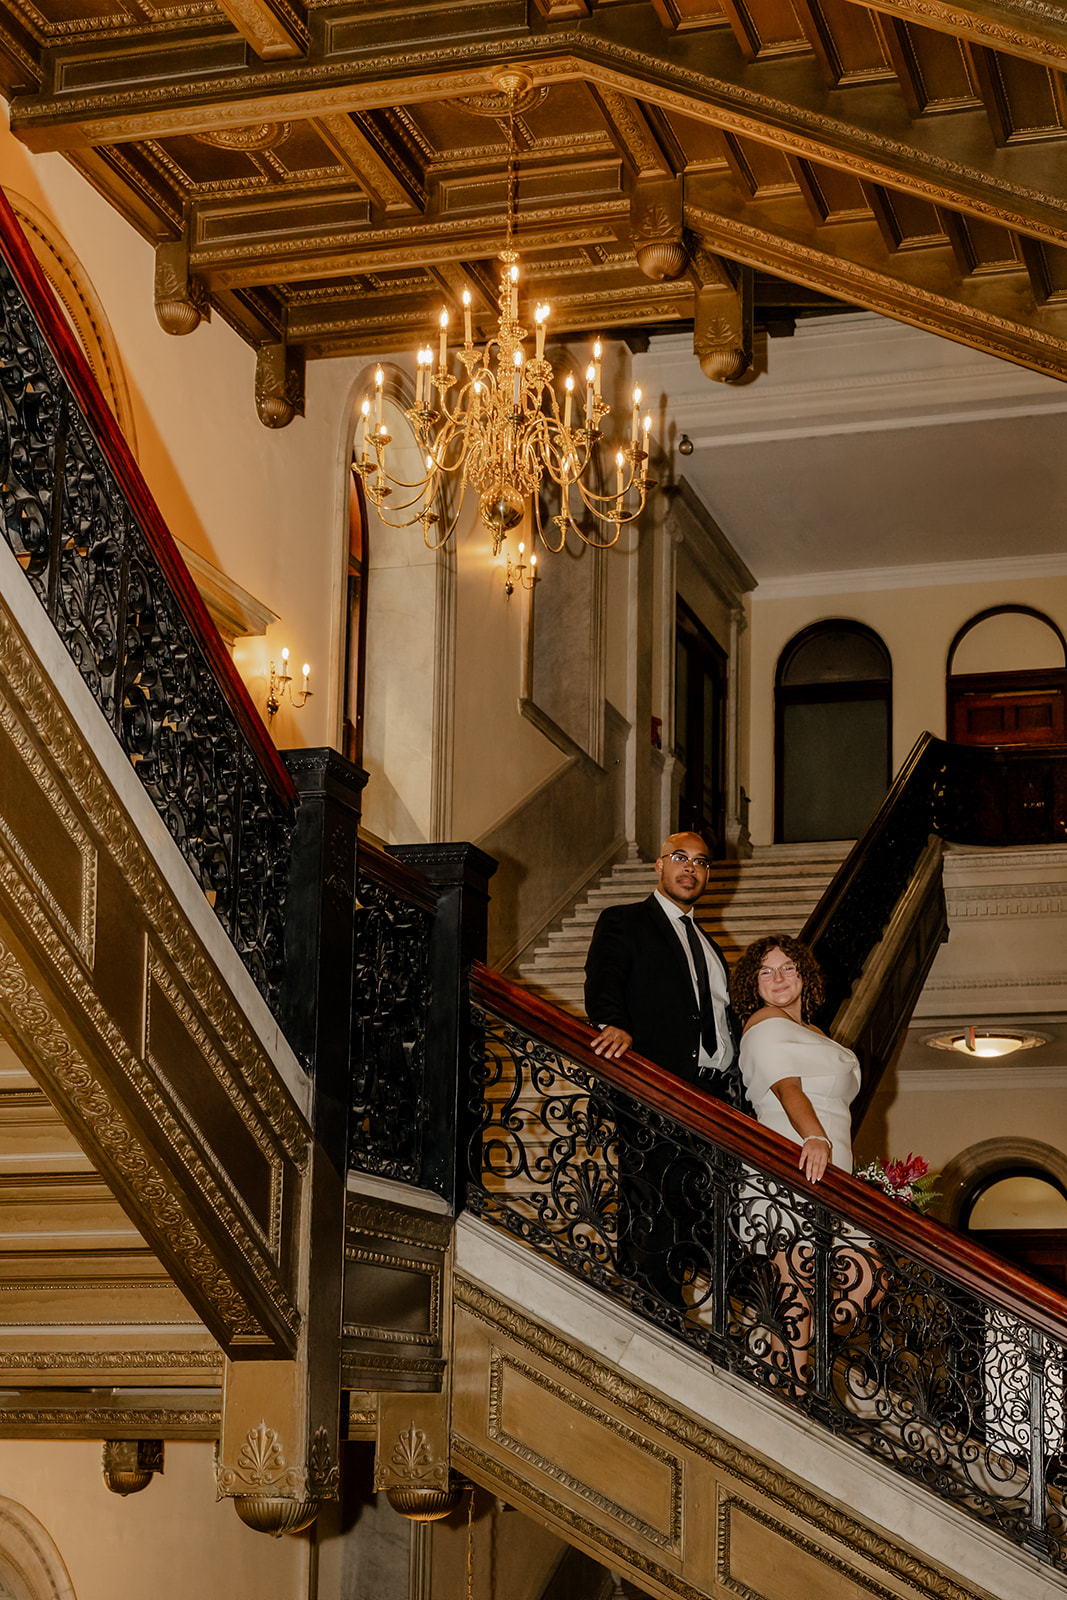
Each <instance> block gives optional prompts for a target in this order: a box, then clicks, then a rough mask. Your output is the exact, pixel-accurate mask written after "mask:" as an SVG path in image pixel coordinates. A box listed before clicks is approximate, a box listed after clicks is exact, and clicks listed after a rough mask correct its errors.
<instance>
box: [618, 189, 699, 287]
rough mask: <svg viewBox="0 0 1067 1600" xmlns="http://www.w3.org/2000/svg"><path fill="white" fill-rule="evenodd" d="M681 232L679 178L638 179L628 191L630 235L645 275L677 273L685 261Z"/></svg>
mask: <svg viewBox="0 0 1067 1600" xmlns="http://www.w3.org/2000/svg"><path fill="white" fill-rule="evenodd" d="M684 232H685V224H684V220H683V196H682V179H681V178H650V179H639V180H638V182H637V183H636V184H635V185H634V187H633V192H632V193H631V195H630V237H631V239H632V240H633V246H634V254H635V255H636V256H637V264H638V266H639V267H640V268H641V271H642V272H643V273H644V275H645V277H646V278H651V279H652V280H653V281H654V282H656V283H662V282H663V281H664V280H665V279H666V280H667V281H671V280H673V279H674V278H680V277H681V275H682V273H683V272H684V271H685V269H686V267H687V266H688V264H689V255H688V252H687V250H686V247H685V242H684V238H683V234H684Z"/></svg>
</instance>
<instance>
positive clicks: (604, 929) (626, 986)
mask: <svg viewBox="0 0 1067 1600" xmlns="http://www.w3.org/2000/svg"><path fill="white" fill-rule="evenodd" d="M702 937H703V938H704V939H705V940H707V943H708V944H710V946H711V948H712V949H713V950H714V952H715V954H716V956H717V957H718V959H719V960H720V961H721V962H722V967H723V974H724V976H725V974H726V962H725V961H724V960H723V954H722V951H721V950H720V949H719V947H718V945H717V944H716V943H715V941H714V939H709V938H708V936H707V934H702ZM585 1010H586V1015H587V1016H588V1018H589V1021H590V1022H591V1023H592V1024H593V1026H594V1027H608V1026H611V1025H614V1026H615V1027H617V1028H624V1029H625V1030H626V1032H627V1033H628V1034H630V1035H631V1037H632V1039H633V1048H634V1049H635V1050H636V1051H638V1053H639V1054H640V1055H643V1056H647V1057H648V1059H649V1060H650V1061H655V1062H656V1064H657V1065H658V1066H661V1067H665V1068H666V1069H667V1071H668V1072H673V1073H675V1075H676V1076H677V1077H679V1078H684V1079H686V1081H687V1082H689V1083H697V1084H699V1085H700V1087H701V1088H702V1089H704V1090H706V1092H707V1093H708V1094H713V1095H716V1096H717V1097H718V1098H719V1099H720V1100H727V1101H729V1102H730V1104H731V1105H737V1106H740V1107H741V1109H742V1110H746V1111H747V1110H748V1109H749V1108H748V1106H747V1104H746V1102H745V1095H744V1089H743V1086H742V1083H741V1074H740V1070H739V1068H738V1065H737V1047H738V1044H739V1041H740V1036H741V1030H740V1027H739V1025H738V1022H737V1018H736V1016H735V1015H734V1012H733V1009H732V1007H730V1008H728V1009H727V1021H728V1024H729V1028H730V1034H731V1037H732V1038H733V1041H734V1060H733V1064H732V1065H731V1066H730V1067H729V1068H727V1070H726V1072H724V1073H720V1072H714V1073H705V1074H704V1075H703V1076H702V1075H701V1073H700V1067H699V1055H700V1009H699V1005H698V1002H697V997H696V991H695V990H694V988H693V979H692V976H691V974H690V971H689V963H688V961H687V960H686V956H685V951H684V950H683V948H682V943H681V940H680V939H679V938H678V935H677V933H675V931H674V929H673V928H672V927H671V925H670V919H669V918H668V916H667V913H666V912H665V911H664V910H663V908H662V906H661V905H660V904H659V901H658V900H657V899H656V897H655V895H649V897H648V899H647V900H639V901H638V902H637V903H636V904H635V905H629V906H608V907H607V908H606V909H605V910H603V911H602V912H601V913H600V916H599V917H598V919H597V924H596V927H595V928H594V930H593V939H592V943H591V944H590V946H589V955H588V957H587V958H586V963H585Z"/></svg>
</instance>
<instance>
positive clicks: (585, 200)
mask: <svg viewBox="0 0 1067 1600" xmlns="http://www.w3.org/2000/svg"><path fill="white" fill-rule="evenodd" d="M974 3H975V5H976V6H977V4H978V0H974ZM127 4H128V5H129V6H130V7H131V9H130V10H129V11H126V10H124V9H122V7H121V6H120V4H119V0H38V7H37V9H32V8H30V7H29V4H28V0H0V82H7V83H12V84H14V83H18V84H26V83H28V82H30V81H31V80H32V77H33V74H34V72H39V74H40V76H41V81H42V84H43V86H44V87H43V88H42V90H41V92H39V93H38V92H35V91H32V90H28V89H27V90H18V91H13V108H12V109H13V125H14V127H15V128H16V131H18V132H19V133H20V134H21V135H22V136H23V137H25V139H26V141H27V143H29V144H30V145H31V146H32V147H33V148H36V149H57V150H65V151H67V152H68V153H69V156H70V159H71V160H73V161H74V162H75V163H76V164H77V165H78V166H79V168H80V169H81V170H82V171H84V172H85V173H86V175H87V176H88V177H89V178H90V179H91V181H92V182H93V183H94V184H96V186H97V187H98V188H99V189H101V190H102V192H104V193H105V194H106V195H107V196H108V197H109V198H110V199H111V200H112V203H113V204H114V205H115V206H116V207H117V208H118V209H119V210H120V211H121V212H122V213H123V215H125V216H126V217H127V218H128V219H129V220H130V221H131V222H132V223H133V224H134V226H136V227H137V228H138V229H140V231H141V232H142V233H143V234H145V235H146V236H147V237H149V238H152V239H154V240H169V241H171V242H172V243H174V242H176V241H179V240H180V241H181V242H182V244H183V247H184V249H185V251H186V253H187V257H188V262H189V270H190V272H191V274H192V275H193V279H194V280H195V287H196V292H198V293H199V292H202V293H205V294H207V295H208V296H209V297H210V298H211V300H212V302H213V304H214V306H215V309H216V312H218V313H220V314H221V315H222V316H224V317H226V318H228V319H229V320H230V321H231V322H232V323H233V325H234V326H235V327H237V328H238V330H239V332H240V333H241V334H242V336H243V337H245V338H246V339H248V340H250V341H251V342H252V343H254V344H263V343H265V342H272V341H276V340H278V339H279V338H281V337H282V335H283V333H284V330H285V328H286V326H287V325H288V330H289V333H288V337H289V340H290V343H293V342H294V341H295V342H296V343H298V344H300V343H301V341H302V345H301V352H300V353H301V354H302V355H303V356H309V355H315V356H319V355H325V354H330V353H341V352H347V351H352V350H363V349H369V348H379V349H382V350H389V349H391V348H393V349H395V348H398V347H399V348H407V347H410V346H411V345H413V344H414V343H415V342H416V338H417V337H418V333H419V332H421V333H422V336H423V337H428V336H429V330H428V327H425V328H424V327H423V326H422V321H423V319H424V318H425V317H426V315H427V307H428V306H429V307H430V308H431V309H432V308H433V307H435V306H436V305H438V304H439V303H440V302H441V300H442V298H445V299H447V300H448V303H449V304H450V305H451V306H452V307H453V309H455V307H456V306H458V300H459V295H460V292H461V290H462V289H463V288H465V287H466V288H469V289H470V290H471V293H472V295H473V299H474V306H475V316H476V318H478V319H479V325H480V326H482V327H484V326H485V324H486V319H487V318H490V319H491V316H492V314H493V307H494V305H495V300H496V293H497V289H496V275H497V272H498V262H497V257H498V254H499V250H500V246H501V243H502V240H503V236H504V231H505V230H504V219H505V210H506V204H507V192H508V185H507V156H508V136H507V133H508V118H507V112H508V102H507V96H506V93H505V91H504V90H503V89H502V87H501V82H500V81H499V79H498V77H497V74H498V73H499V71H500V69H501V68H502V67H507V66H509V65H512V66H517V67H518V68H519V69H521V72H522V73H523V74H524V75H525V77H524V79H523V80H522V81H521V82H520V84H519V86H518V88H517V90H516V97H515V101H514V107H513V109H514V143H515V151H516V187H515V193H516V196H517V203H518V216H517V240H518V245H519V248H520V251H521V253H522V256H523V271H524V282H525V284H526V285H527V287H528V289H529V293H530V294H531V296H533V295H535V294H537V295H541V296H542V297H544V298H546V299H548V300H549V302H550V303H551V304H552V305H553V326H554V328H556V329H567V330H569V331H578V332H581V331H593V330H595V329H598V328H606V327H608V326H611V327H612V328H614V329H617V330H622V331H625V332H627V334H628V336H629V337H631V338H632V339H640V338H642V337H644V336H645V333H646V330H647V329H648V328H649V327H650V326H655V325H659V324H674V323H676V322H678V321H680V320H681V321H689V320H691V319H692V318H693V317H694V315H695V299H694V295H695V290H696V288H697V286H698V285H699V283H701V282H704V281H705V278H704V277H702V273H703V272H704V267H702V266H701V265H700V252H701V251H703V252H704V253H705V265H706V260H707V259H709V258H711V257H715V256H719V257H724V258H726V259H727V261H728V263H730V265H728V266H727V267H726V268H723V269H721V270H722V271H723V273H724V274H725V281H727V282H728V281H729V279H730V273H731V272H736V264H737V263H745V264H748V265H751V266H752V267H753V268H754V270H755V271H756V273H757V274H762V275H763V276H762V279H761V280H760V281H761V283H762V288H761V290H760V292H759V293H758V294H757V296H756V304H757V308H759V307H760V306H769V307H772V308H773V317H774V319H775V323H776V325H778V323H779V322H780V323H781V325H782V326H786V325H788V318H789V315H790V313H789V311H788V304H789V297H790V294H791V295H792V299H793V303H794V305H795V308H796V312H797V313H798V314H805V313H807V312H808V311H810V310H811V309H817V308H818V306H819V305H820V304H822V303H823V301H822V300H821V299H820V297H834V299H835V303H836V300H837V299H840V298H841V297H844V298H846V299H849V300H850V301H851V302H852V303H854V304H857V305H859V306H862V307H867V308H870V309H875V310H880V311H888V313H889V314H890V315H895V316H900V317H903V318H904V319H906V320H913V321H915V322H916V323H917V324H918V325H919V326H922V327H938V328H939V329H940V330H941V331H944V332H946V333H947V334H948V335H949V336H950V337H953V338H962V339H964V340H966V341H968V342H974V343H976V344H978V345H979V346H980V347H981V348H995V349H997V351H998V353H1008V354H1009V355H1010V357H1011V359H1014V360H1022V361H1032V362H1033V364H1034V365H1037V366H1039V367H1040V368H1041V370H1045V371H1048V370H1054V369H1055V366H1056V363H1057V362H1059V361H1060V359H1061V356H1062V353H1063V352H1064V350H1065V349H1067V331H1064V330H1063V329H1061V328H1060V326H1059V319H1060V318H1062V317H1064V316H1065V315H1067V303H1065V298H1064V296H1065V291H1067V272H1065V271H1064V268H1063V261H1064V259H1065V257H1064V253H1063V252H1064V247H1067V163H1065V162H1064V160H1063V156H1062V140H1063V138H1064V137H1065V135H1067V93H1065V89H1064V78H1063V70H1064V68H1065V66H1067V21H1064V22H1063V23H1062V25H1061V21H1060V20H1058V15H1059V10H1060V9H1061V8H1047V7H1046V8H1040V7H1038V6H1036V5H1035V4H1030V3H1028V0H981V9H980V10H978V9H975V10H973V11H972V10H969V9H964V8H961V7H960V6H958V5H956V3H955V0H951V3H949V0H877V3H876V4H875V6H874V7H873V8H872V7H870V6H866V5H861V4H858V3H856V0H628V3H625V4H622V3H615V0H538V3H537V5H535V6H528V5H526V4H525V3H524V0H484V3H482V4H479V5H474V4H466V5H464V4H459V3H457V0H325V3H323V4H321V5H317V6H316V7H315V8H314V10H313V12H312V13H311V15H310V22H309V27H310V37H311V39H312V41H313V45H312V47H311V49H310V50H308V49H306V48H305V45H304V39H305V35H304V33H303V32H302V29H303V23H302V22H301V21H300V18H297V19H296V23H294V22H293V17H295V15H296V13H295V11H292V12H291V8H290V6H289V0H241V6H242V7H243V10H241V9H240V8H236V9H235V5H236V0H227V5H226V12H225V14H224V13H223V12H220V11H218V10H216V9H215V8H214V7H209V6H205V5H202V4H199V3H197V4H192V5H189V6H180V7H170V8H166V7H163V6H160V7H158V8H155V9H149V7H148V5H144V6H142V5H141V4H140V0H138V5H137V9H136V11H135V10H134V9H132V8H133V5H134V0H127ZM249 8H251V9H249ZM1053 10H1055V12H1056V14H1055V15H1053ZM268 11H269V12H270V13H271V14H272V15H274V14H276V19H280V23H279V25H280V26H281V27H282V32H283V33H286V32H287V36H288V39H289V43H288V44H287V45H285V49H287V50H288V51H289V54H288V55H287V56H286V57H285V59H281V52H280V51H279V55H278V57H277V58H275V57H274V56H273V55H272V54H271V52H272V51H273V50H274V49H275V45H274V44H272V43H270V41H266V42H261V44H257V37H258V36H257V35H256V30H255V28H254V27H253V26H252V24H251V22H249V23H248V24H247V27H246V25H245V23H243V22H242V16H243V15H244V13H245V12H248V14H249V15H250V16H251V14H252V13H253V12H255V13H256V15H259V16H260V17H261V20H266V21H269V18H267V12H268ZM283 13H284V15H283ZM302 15H303V14H302V13H301V16H302ZM230 17H232V18H233V19H234V20H233V21H232V22H231V21H230V20H228V18H230ZM287 18H288V21H286V19H287ZM290 24H292V25H290ZM297 24H299V25H297ZM931 24H933V25H931ZM78 29H80V30H81V39H80V42H79V40H78V33H77V31H76V30H78ZM44 39H47V41H48V49H47V50H42V48H41V41H42V40H44ZM264 40H266V36H265V35H264ZM87 41H91V42H88V43H87ZM283 44H284V40H283ZM261 50H262V53H260V51H261ZM657 228H658V229H659V230H660V233H659V235H658V236H657V235H656V229H657ZM650 230H651V231H650ZM655 237H659V238H660V239H668V238H669V240H671V241H673V244H672V250H668V251H667V253H666V255H664V253H663V252H662V251H660V250H658V249H657V250H656V251H649V250H648V249H647V246H648V243H649V240H650V239H653V238H655ZM639 251H640V252H641V262H639V260H638V252H639ZM672 251H673V253H672ZM668 258H669V259H671V260H672V261H673V263H674V264H673V265H672V267H671V272H672V273H674V274H675V275H674V276H661V277H656V276H654V274H655V272H656V271H658V270H659V268H658V267H657V266H656V265H655V263H656V262H657V261H661V260H664V259H668ZM642 262H643V264H644V265H645V266H646V267H648V268H649V270H650V273H651V274H652V275H648V276H646V273H645V272H643V271H642ZM771 275H781V276H782V277H783V278H784V279H786V280H787V284H788V285H791V288H789V287H787V288H785V289H783V288H782V286H781V285H780V284H779V285H778V286H777V287H775V286H774V284H773V283H772V281H771ZM976 284H984V285H986V286H987V287H986V288H984V289H983V290H982V294H981V295H980V296H977V297H976V290H975V285H976ZM994 284H1000V285H1001V289H998V290H997V291H996V293H995V294H994V290H993V287H992V286H993V285H994ZM1002 291H1003V292H1002ZM1009 291H1010V292H1009ZM982 296H984V297H985V299H986V300H988V301H989V304H988V305H985V304H984V302H983V300H982ZM994 302H995V303H994ZM557 308H558V310H557ZM783 308H785V309H784V310H783ZM983 317H985V318H986V320H985V321H983ZM287 319H288V324H287ZM991 328H995V338H993V339H992V342H990V333H989V330H990V329H991ZM301 330H304V332H303V333H301Z"/></svg>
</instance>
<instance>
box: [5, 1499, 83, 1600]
mask: <svg viewBox="0 0 1067 1600" xmlns="http://www.w3.org/2000/svg"><path fill="white" fill-rule="evenodd" d="M0 1600H76V1597H75V1593H74V1586H73V1584H72V1583H71V1581H70V1574H69V1573H68V1571H67V1569H66V1566H65V1564H64V1561H63V1558H62V1556H61V1555H60V1553H59V1550H58V1548H57V1546H56V1544H55V1542H54V1540H53V1539H52V1536H51V1535H50V1534H49V1532H48V1530H47V1529H46V1528H45V1527H43V1526H42V1524H41V1523H40V1522H38V1521H37V1518H36V1517H34V1516H32V1515H31V1514H30V1512H29V1511H27V1510H26V1508H25V1506H22V1505H19V1503H18V1501H17V1500H10V1499H8V1498H7V1497H6V1496H3V1495H0Z"/></svg>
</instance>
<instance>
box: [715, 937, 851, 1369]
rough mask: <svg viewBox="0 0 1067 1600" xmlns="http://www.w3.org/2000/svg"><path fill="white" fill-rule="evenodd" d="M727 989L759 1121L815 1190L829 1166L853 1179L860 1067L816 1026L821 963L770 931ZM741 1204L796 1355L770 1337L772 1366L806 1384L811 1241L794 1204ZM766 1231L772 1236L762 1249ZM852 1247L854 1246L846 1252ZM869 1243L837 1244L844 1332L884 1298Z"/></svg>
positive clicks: (752, 1198)
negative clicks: (783, 1141) (770, 1271)
mask: <svg viewBox="0 0 1067 1600" xmlns="http://www.w3.org/2000/svg"><path fill="white" fill-rule="evenodd" d="M730 989H731V997H732V1000H733V1005H734V1008H735V1010H736V1011H737V1014H738V1016H739V1017H740V1018H741V1020H742V1021H743V1022H744V1031H743V1033H742V1037H741V1054H740V1066H741V1076H742V1078H743V1079H744V1083H745V1088H746V1090H747V1092H748V1097H749V1099H750V1100H751V1102H752V1106H753V1109H754V1110H755V1113H756V1116H757V1118H758V1120H759V1121H760V1122H761V1123H762V1124H763V1125H764V1126H766V1127H768V1128H773V1129H774V1130H775V1132H776V1133H780V1134H784V1136H785V1137H786V1138H787V1139H792V1140H793V1142H794V1143H795V1144H797V1145H799V1146H800V1152H799V1156H798V1163H797V1164H798V1166H799V1169H800V1171H801V1173H802V1174H803V1176H804V1177H805V1178H806V1179H807V1180H808V1181H809V1182H810V1183H818V1181H819V1179H820V1178H821V1177H822V1175H823V1173H824V1172H825V1171H826V1168H827V1167H828V1166H829V1165H831V1164H833V1165H834V1166H835V1167H840V1168H841V1169H842V1170H843V1171H845V1172H851V1171H852V1131H851V1120H850V1116H849V1107H850V1106H851V1104H852V1102H853V1100H854V1099H855V1098H856V1095H857V1094H858V1093H859V1087H860V1066H859V1062H858V1060H857V1059H856V1057H855V1055H854V1054H853V1052H852V1051H851V1050H849V1049H846V1047H845V1046H844V1045H840V1044H837V1043H835V1041H834V1040H833V1039H830V1038H828V1037H827V1036H826V1034H825V1033H823V1032H822V1030H821V1028H818V1027H816V1025H815V1023H814V1022H813V1021H812V1020H811V1019H812V1017H813V1015H814V1014H815V1013H816V1012H817V1011H818V1008H819V1006H820V1004H821V1003H822V999H823V993H824V990H823V980H822V973H821V972H820V971H819V966H818V963H817V961H816V960H815V957H814V956H813V955H812V953H811V951H810V950H809V949H808V947H807V945H805V944H802V943H801V942H800V940H799V939H791V938H789V937H788V936H787V935H785V934H768V935H767V936H766V937H765V938H763V939H757V940H756V941H755V943H754V944H751V945H749V947H748V949H747V950H746V951H745V952H744V954H743V955H742V957H741V959H740V961H739V962H738V963H737V966H736V967H735V968H734V972H733V977H732V979H731V984H730ZM772 1187H773V1186H772ZM743 1198H744V1200H745V1211H746V1213H747V1218H746V1221H747V1228H746V1229H745V1231H746V1232H747V1233H749V1234H750V1235H751V1237H750V1248H751V1249H753V1250H754V1251H755V1253H757V1254H764V1255H766V1254H769V1255H770V1256H771V1258H772V1260H773V1262H774V1265H775V1267H776V1269H777V1273H778V1278H779V1281H780V1284H781V1291H780V1305H779V1316H778V1318H777V1319H776V1320H778V1321H780V1324H781V1328H782V1332H783V1334H784V1336H785V1338H786V1339H787V1341H788V1345H789V1347H790V1348H789V1352H788V1356H786V1352H785V1350H784V1349H783V1347H782V1345H781V1344H780V1342H779V1340H778V1338H777V1337H772V1340H771V1350H772V1355H771V1364H772V1366H773V1367H774V1368H777V1369H778V1374H779V1378H784V1377H785V1376H786V1373H787V1372H789V1369H791V1372H789V1376H790V1377H792V1379H793V1380H794V1381H799V1382H801V1383H803V1381H804V1379H805V1378H806V1377H807V1357H808V1355H809V1353H810V1345H811V1331H812V1324H811V1298H810V1297H811V1289H812V1277H811V1274H812V1261H811V1252H810V1244H809V1243H808V1242H807V1241H805V1239H804V1238H803V1237H802V1236H801V1233H800V1230H799V1228H798V1227H797V1225H796V1223H794V1221H793V1219H792V1215H791V1210H790V1208H789V1206H788V1202H787V1201H786V1203H785V1204H784V1205H782V1204H781V1203H779V1202H777V1201H770V1200H768V1199H761V1198H758V1197H757V1196H756V1195H755V1193H754V1190H753V1186H752V1185H749V1188H748V1192H747V1193H743ZM761 1234H765V1235H766V1238H765V1239H762V1240H760V1241H759V1242H757V1238H758V1236H759V1235H761ZM846 1240H851V1241H852V1242H853V1243H854V1244H855V1246H856V1248H854V1249H849V1248H847V1246H846ZM870 1244H871V1242H870V1240H869V1239H866V1238H862V1237H861V1236H860V1235H858V1234H856V1233H855V1232H853V1231H851V1230H848V1229H846V1230H845V1234H844V1238H842V1237H840V1236H839V1237H838V1239H837V1242H836V1245H835V1249H834V1258H833V1262H832V1268H831V1295H832V1301H833V1304H832V1311H831V1316H832V1323H833V1327H834V1329H835V1331H836V1332H837V1333H839V1334H841V1333H847V1332H848V1331H849V1330H850V1329H851V1327H852V1326H853V1324H854V1323H855V1320H856V1317H857V1315H858V1314H859V1312H860V1311H861V1310H863V1309H870V1308H871V1307H872V1306H873V1305H874V1304H875V1303H876V1302H877V1300H878V1299H879V1298H880V1292H879V1288H878V1286H877V1274H876V1271H875V1265H876V1264H875V1263H874V1262H872V1260H871V1259H870V1254H869V1251H870ZM864 1246H866V1247H867V1249H866V1251H865V1250H864ZM783 1357H785V1359H783ZM773 1381H775V1380H773V1379H772V1382H773Z"/></svg>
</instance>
